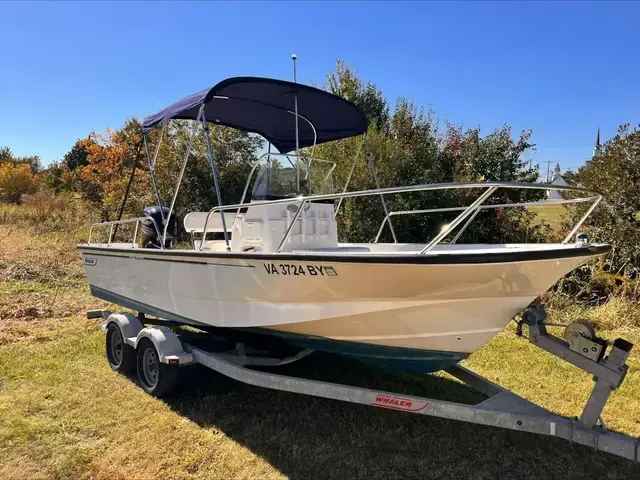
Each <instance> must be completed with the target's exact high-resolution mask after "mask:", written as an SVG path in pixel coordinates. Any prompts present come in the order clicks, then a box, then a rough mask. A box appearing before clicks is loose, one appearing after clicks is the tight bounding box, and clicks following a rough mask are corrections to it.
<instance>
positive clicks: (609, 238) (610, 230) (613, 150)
mask: <svg viewBox="0 0 640 480" xmlns="http://www.w3.org/2000/svg"><path fill="white" fill-rule="evenodd" d="M572 181H574V182H575V183H576V184H578V185H581V186H584V187H586V188H589V189H592V190H594V191H596V192H599V193H601V194H602V195H603V197H604V202H602V203H601V206H599V207H598V208H597V209H596V210H595V211H594V212H593V213H592V214H591V215H590V216H589V218H588V219H587V221H586V222H585V230H586V231H587V233H588V235H589V236H590V238H591V240H592V241H595V242H611V243H613V244H614V250H613V252H612V254H611V255H610V256H609V257H608V262H609V265H608V268H610V269H611V270H613V271H614V272H623V271H624V272H626V273H627V274H628V275H629V276H633V277H635V276H638V274H639V273H640V225H639V223H638V212H640V195H638V192H640V129H639V128H638V127H636V128H634V129H633V130H631V128H630V125H629V124H624V125H621V126H620V127H619V129H618V133H617V135H616V136H615V137H613V138H612V139H610V140H609V141H607V142H606V143H605V144H604V145H603V146H602V148H601V149H600V150H599V152H598V153H597V154H596V155H595V156H594V157H593V158H592V159H591V161H589V162H588V163H587V164H586V165H585V166H584V167H581V168H580V169H579V170H578V172H577V173H576V174H575V177H574V178H573V179H572ZM584 208H586V207H583V208H575V209H574V212H575V214H574V217H575V218H576V219H577V218H578V217H579V216H581V215H582V213H583V212H584Z"/></svg>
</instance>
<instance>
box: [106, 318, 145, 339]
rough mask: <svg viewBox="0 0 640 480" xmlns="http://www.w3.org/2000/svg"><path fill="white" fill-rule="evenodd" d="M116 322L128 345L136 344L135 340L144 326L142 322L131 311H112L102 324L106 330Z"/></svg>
mask: <svg viewBox="0 0 640 480" xmlns="http://www.w3.org/2000/svg"><path fill="white" fill-rule="evenodd" d="M112 323H115V324H117V325H118V327H120V331H121V332H122V336H123V337H124V341H125V342H126V343H127V345H131V346H132V347H133V346H135V343H134V340H135V338H136V337H137V336H138V333H140V330H142V329H143V328H144V325H143V324H142V322H141V321H140V320H139V319H138V317H136V316H135V315H133V314H131V313H128V312H127V313H112V314H111V315H109V316H108V317H107V319H106V320H105V322H104V323H103V324H102V330H103V331H104V332H106V331H107V328H109V325H110V324H112Z"/></svg>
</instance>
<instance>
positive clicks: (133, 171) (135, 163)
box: [113, 139, 142, 237]
mask: <svg viewBox="0 0 640 480" xmlns="http://www.w3.org/2000/svg"><path fill="white" fill-rule="evenodd" d="M141 150H142V139H140V140H139V141H138V145H137V147H136V155H135V157H134V158H133V167H132V168H131V174H130V175H129V181H128V182H127V188H126V189H125V191H124V197H123V198H122V203H121V204H120V209H119V211H118V222H119V221H120V220H122V214H123V213H124V206H125V204H126V203H127V198H129V190H131V185H132V184H133V179H134V177H135V176H136V168H138V160H139V159H140V151H141ZM117 234H118V224H117V223H116V227H115V228H114V229H113V235H114V237H115V236H116V235H117Z"/></svg>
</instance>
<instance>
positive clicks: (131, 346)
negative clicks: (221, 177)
mask: <svg viewBox="0 0 640 480" xmlns="http://www.w3.org/2000/svg"><path fill="white" fill-rule="evenodd" d="M294 65H295V63H294ZM172 119H182V120H193V121H194V124H193V131H192V133H191V136H190V140H189V144H188V146H187V149H186V153H185V157H184V160H183V163H182V166H181V168H182V169H181V173H180V175H179V178H178V179H177V185H176V188H175V190H174V194H173V198H172V199H171V203H170V206H169V207H168V208H167V207H164V206H163V203H162V201H161V199H160V196H159V194H158V187H157V184H156V180H155V172H154V165H155V161H156V158H157V156H158V152H159V148H157V147H156V150H155V154H154V155H153V156H152V155H151V152H150V148H149V145H148V143H147V142H148V133H149V131H150V130H151V129H153V128H160V129H161V132H160V135H159V137H160V140H159V141H162V136H163V134H164V133H165V131H166V129H167V125H168V124H169V122H170V121H171V120H172ZM209 122H211V123H214V124H217V125H224V126H228V127H234V128H238V129H241V130H244V131H247V132H252V133H255V134H259V135H262V136H263V137H264V138H265V139H267V140H268V141H269V145H270V146H271V145H273V146H274V147H276V148H277V149H278V150H279V151H280V152H291V151H292V150H294V149H295V153H289V154H282V153H278V154H273V153H271V152H270V151H269V152H267V153H265V154H264V155H263V156H262V157H261V158H260V159H259V160H258V161H257V162H256V163H255V165H254V166H253V169H252V171H251V173H250V175H249V178H248V179H247V183H246V187H245V190H244V194H243V196H242V199H241V201H240V203H238V204H234V205H224V204H223V202H222V192H221V190H220V186H219V182H218V173H217V170H216V162H215V156H214V152H213V148H212V144H211V140H210V132H209ZM198 130H201V131H203V132H204V137H205V140H206V146H207V155H208V159H209V163H210V167H211V173H212V176H213V183H214V186H215V192H216V195H217V203H218V206H215V207H214V208H212V209H211V210H209V211H208V212H191V213H189V214H187V215H186V216H185V217H184V219H183V223H184V229H185V230H186V232H188V234H190V235H191V248H173V245H172V237H171V234H172V232H173V231H174V226H175V212H174V207H175V203H176V198H177V195H178V194H179V187H180V184H181V182H182V177H183V174H184V171H185V167H186V164H187V161H188V158H189V152H190V150H191V147H192V142H193V138H194V135H195V134H196V132H197V131H198ZM366 131H367V120H366V118H365V116H364V114H363V113H362V112H361V111H360V110H359V109H358V108H357V107H356V106H355V105H354V104H352V103H350V102H348V101H346V100H344V99H342V98H339V97H337V96H335V95H332V94H330V93H328V92H325V91H322V90H319V89H316V88H312V87H309V86H305V85H301V84H297V83H295V82H293V83H292V82H286V81H281V80H273V79H267V78H254V77H239V78H230V79H227V80H224V81H223V82H220V83H218V84H217V85H215V86H214V87H212V88H210V89H207V90H204V91H202V92H199V93H196V94H194V95H191V96H189V97H186V98H184V99H182V100H180V101H178V102H176V103H174V104H173V105H171V106H169V107H167V108H165V109H164V110H161V111H160V112H158V113H156V114H154V115H152V116H150V117H148V118H146V119H145V120H144V122H143V142H144V146H145V150H146V156H147V160H148V164H149V172H150V177H151V181H152V184H153V186H154V192H155V197H156V201H157V206H155V207H150V208H147V209H145V215H144V216H142V217H138V218H131V219H125V220H117V221H112V222H103V223H99V224H94V225H92V227H91V230H90V232H89V238H88V241H87V243H86V244H81V245H78V248H79V250H80V252H81V254H82V259H83V263H84V266H85V270H86V274H87V278H88V280H89V285H90V288H91V292H92V294H93V295H94V296H96V297H98V298H101V299H104V300H107V301H109V302H113V303H115V304H118V305H121V306H123V307H125V308H129V309H132V310H134V311H137V312H138V314H137V315H134V314H132V313H120V314H117V313H111V312H108V311H90V312H89V313H88V316H89V317H90V318H98V317H102V318H103V319H104V320H105V321H104V323H103V328H104V329H105V331H106V353H107V358H108V360H109V364H110V365H111V367H112V368H113V369H114V370H117V371H120V372H133V371H137V376H138V381H139V383H140V385H141V386H142V388H143V389H144V390H146V391H147V392H148V393H151V394H153V395H155V396H159V397H160V396H164V395H167V394H169V393H170V392H171V390H172V389H173V388H174V386H175V385H176V379H177V376H178V371H179V369H180V368H181V367H183V366H187V365H190V364H194V363H199V364H201V365H204V366H206V367H209V368H211V369H214V370H216V371H218V372H220V373H222V374H224V375H227V376H229V377H231V378H234V379H236V380H239V381H242V382H245V383H248V384H251V385H257V386H262V387H267V388H272V389H279V390H284V391H288V392H297V393H303V394H307V395H314V396H319V397H325V398H331V399H339V400H343V401H348V402H353V403H360V404H364V405H371V406H377V407H383V408H393V409H398V410H403V411H406V412H409V413H414V414H421V415H431V416H439V417H444V418H449V419H456V420H462V421H467V422H474V423H478V424H483V425H491V426H498V427H503V428H510V429H514V430H521V431H527V432H534V433H540V434H545V435H552V436H558V437H561V438H565V439H567V440H570V441H573V442H577V443H581V444H584V445H589V446H592V447H594V448H596V449H598V450H603V451H607V452H610V453H614V454H616V455H620V456H623V457H625V458H629V459H632V460H638V458H639V455H640V444H639V443H638V440H637V439H632V438H629V437H626V436H623V435H619V434H616V433H613V432H609V431H607V430H605V429H604V426H603V424H602V422H601V419H600V414H601V412H602V409H603V408H604V405H605V403H606V402H607V400H608V398H609V395H610V394H611V392H612V391H614V390H615V389H616V388H618V387H619V386H620V385H621V383H622V381H623V379H624V377H625V374H626V371H627V366H626V360H627V357H628V355H629V352H630V350H631V347H632V345H631V344H630V343H628V342H626V341H624V340H622V339H618V340H616V341H615V342H614V343H613V345H611V348H609V345H608V343H607V342H606V341H605V340H603V339H600V338H598V337H596V335H595V332H594V331H593V329H592V328H591V327H590V326H589V325H587V324H584V323H580V322H577V323H574V324H571V325H568V326H566V328H565V331H564V337H565V340H562V339H560V338H558V337H555V336H553V335H550V334H548V333H547V331H546V328H545V325H547V323H546V321H545V318H546V315H545V313H544V311H543V310H541V309H537V310H527V311H525V312H524V313H523V314H522V317H521V318H522V320H521V321H520V322H519V325H518V330H517V333H518V334H519V335H522V333H523V327H524V326H527V327H528V337H527V338H528V340H529V341H530V342H531V343H532V344H534V345H535V346H537V347H539V348H542V349H544V350H546V351H547V352H549V353H551V354H553V355H555V356H557V357H560V358H562V359H563V360H564V361H567V362H569V363H571V364H573V365H575V366H577V367H579V368H581V369H583V370H585V371H587V372H589V373H590V374H592V375H593V378H594V381H595V388H594V390H593V393H592V394H591V396H590V398H589V400H588V401H587V404H586V406H585V408H584V411H583V413H582V416H581V417H580V419H568V418H565V417H561V416H559V415H556V414H554V413H552V412H549V411H547V410H544V409H542V408H540V407H538V406H537V405H534V404H532V403H530V402H529V401H527V400H525V399H523V398H521V397H518V396H517V395H514V394H513V393H511V392H509V391H507V390H504V389H502V388H501V387H499V386H498V385H496V384H494V383H492V382H490V381H488V380H486V379H484V378H482V377H480V376H478V375H476V374H474V373H473V372H471V371H469V370H467V369H465V368H464V367H461V366H459V365H457V363H458V362H459V361H460V360H462V359H464V358H465V357H467V356H468V355H469V354H470V353H472V352H474V351H475V350H477V349H479V348H480V347H481V346H482V345H484V344H485V343H486V342H487V341H488V340H489V339H491V338H492V337H493V336H494V335H496V334H497V333H498V332H500V331H502V330H503V329H504V327H505V326H506V325H507V324H508V323H509V322H510V321H511V319H513V318H514V316H516V315H517V314H519V313H520V312H522V311H523V310H524V309H526V308H527V307H528V305H529V304H530V303H531V302H532V301H533V300H534V299H535V298H536V297H538V296H539V295H540V294H542V293H543V292H545V291H546V290H547V289H548V288H549V287H551V286H552V285H553V284H554V283H555V282H556V281H557V280H558V279H560V278H561V277H562V276H563V275H565V274H567V273H568V272H570V271H571V270H573V269H575V268H576V267H578V266H580V265H582V264H583V263H585V262H587V261H588V260H590V259H592V258H594V257H596V256H598V255H601V254H603V253H605V252H607V251H608V250H609V246H608V245H603V244H597V245H596V244H590V243H589V242H588V240H587V239H586V237H585V236H584V235H582V234H578V230H579V228H580V226H581V224H582V223H583V222H584V220H585V219H586V218H587V216H588V215H589V214H590V213H591V212H592V211H593V209H594V208H595V207H596V205H597V204H598V202H599V201H600V200H601V197H600V195H598V194H595V193H590V192H588V191H586V190H584V189H581V188H575V187H568V186H555V185H547V184H520V183H509V182H468V183H451V184H430V185H414V186H404V187H390V188H381V187H380V185H379V181H378V176H377V173H376V170H375V166H374V164H373V161H372V158H371V157H370V156H368V160H369V162H368V163H369V167H370V168H371V170H372V173H373V178H374V180H375V182H376V186H377V188H376V189H373V190H365V191H355V192H349V191H347V190H348V185H349V181H350V179H351V177H352V174H353V172H354V169H355V167H356V164H357V162H358V159H359V157H360V153H361V151H362V150H363V148H362V147H363V143H364V135H365V133H366ZM355 136H362V141H361V142H360V148H359V149H358V152H357V153H356V155H355V158H354V160H353V164H352V165H351V170H350V173H349V176H348V178H347V181H346V185H345V186H344V189H343V190H342V192H339V193H335V192H333V191H331V190H332V188H331V186H332V180H331V173H332V171H333V168H334V167H335V164H333V163H332V162H331V161H330V160H327V159H318V158H314V157H313V148H314V147H315V145H318V144H321V143H324V142H329V141H334V140H340V139H345V138H350V137H355ZM305 147H309V148H308V149H307V150H305V152H304V153H300V149H301V148H305ZM134 168H135V167H134ZM256 172H258V173H257V175H256ZM254 176H255V182H254V185H253V188H252V198H251V199H249V201H245V200H246V199H247V194H248V191H249V186H250V185H251V182H252V180H253V177H254ZM132 178H133V176H132ZM516 188H518V189H537V190H542V191H546V190H563V191H573V192H578V193H580V194H584V196H582V197H580V198H573V199H554V200H545V201H535V202H528V203H511V204H501V205H499V204H490V203H487V200H489V198H490V197H491V196H492V195H493V194H494V193H495V192H496V191H497V190H499V189H516ZM448 189H465V190H466V191H477V192H479V193H478V196H477V197H476V198H475V201H473V202H471V203H470V204H469V205H467V206H460V207H447V208H425V209H416V210H411V211H391V210H390V208H389V206H388V204H387V202H386V200H385V198H387V197H389V196H390V195H401V194H403V193H411V192H412V193H416V192H425V191H436V190H438V191H442V190H448ZM125 197H126V195H125ZM354 197H374V198H379V199H380V202H381V205H382V208H383V210H384V213H385V217H384V219H383V221H382V224H381V225H380V228H379V231H378V234H377V236H376V238H375V240H374V241H373V242H372V243H366V244H363V243H358V244H355V243H341V242H340V241H339V232H338V231H337V223H336V216H337V215H339V214H340V207H341V203H342V201H343V199H346V198H354ZM125 200H126V198H125ZM579 202H590V206H589V207H588V208H587V209H586V212H585V214H584V216H583V217H582V218H581V219H580V221H579V222H578V223H577V224H576V225H575V226H574V228H573V229H572V230H571V231H570V232H569V234H568V235H567V236H566V238H565V239H564V241H563V242H562V243H560V244H502V245H500V244H498V245H493V244H473V245H464V244H457V243H456V241H457V240H458V239H459V238H460V236H461V234H462V232H463V231H464V230H465V229H466V228H467V227H468V226H469V225H470V224H471V222H473V220H474V218H475V217H476V216H477V215H478V213H479V212H481V211H482V210H484V209H490V208H507V207H518V206H527V205H549V204H558V203H559V204H566V203H579ZM437 212H457V214H458V215H457V217H456V218H455V219H454V220H453V221H451V222H450V223H449V224H448V225H446V227H445V228H443V229H442V230H441V231H440V232H439V233H437V234H436V235H435V236H433V238H425V241H424V242H423V243H419V244H416V243H401V242H400V241H399V240H398V236H397V235H396V231H395V229H394V225H393V219H394V217H397V216H398V215H412V214H415V215H418V214H429V213H437ZM122 224H134V226H135V230H134V232H133V235H132V236H133V238H132V241H131V242H128V243H122V242H118V241H116V235H115V233H114V232H115V231H116V230H117V227H118V226H119V225H122ZM387 227H388V228H389V232H390V234H391V236H392V238H393V243H382V242H380V241H379V239H380V237H381V234H382V232H383V230H384V229H385V228H387ZM105 228H106V229H108V237H107V240H106V242H103V243H96V242H95V241H92V238H93V237H95V233H94V231H95V230H97V229H105ZM139 231H140V232H141V235H140V236H139V235H138V232H139ZM399 233H400V232H399ZM138 237H141V238H138ZM574 237H577V238H574ZM447 238H450V240H449V242H448V243H443V241H444V240H446V239H447ZM140 240H141V241H140ZM184 325H188V326H191V327H195V329H196V330H199V331H201V332H206V333H204V334H203V335H204V336H205V337H207V336H208V337H211V335H208V334H213V335H214V336H215V337H221V338H222V339H223V343H224V344H225V345H226V346H224V347H221V348H214V349H213V350H212V349H211V348H209V349H207V350H204V349H202V347H201V346H200V345H197V343H196V344H194V343H193V342H192V341H191V340H189V342H191V343H189V342H188V341H187V339H188V338H189V337H188V336H187V333H188V332H185V330H184V329H180V328H176V327H180V326H184ZM315 350H319V351H325V352H331V353H337V354H340V355H346V356H350V357H356V358H358V359H360V360H363V361H365V362H370V363H377V364H379V365H382V366H384V367H389V368H394V369H401V370H405V371H410V372H414V373H426V372H433V371H437V370H446V371H447V372H448V373H450V374H451V375H454V376H455V377H457V378H458V379H460V380H462V381H463V382H465V383H467V384H468V385H470V386H472V387H474V388H476V389H478V390H480V391H481V392H482V393H484V394H485V395H487V396H488V397H489V398H487V399H486V400H484V401H482V402H480V403H479V404H477V405H468V404H461V403H454V402H448V401H442V400H438V399H427V398H420V397H413V396H409V395H400V394H396V393H392V392H380V391H375V390H370V389H366V388H359V387H353V386H347V385H340V384H334V383H328V382H322V381H315V380H309V379H304V378H301V377H291V376H285V375H280V374H274V373H271V372H269V371H261V370H256V369H254V368H252V367H253V366H263V367H265V366H266V367H276V366H280V365H284V364H288V363H292V362H295V361H297V360H300V359H302V358H304V357H305V356H307V355H309V354H311V353H313V351H315ZM607 352H608V354H607ZM283 357H284V358H283Z"/></svg>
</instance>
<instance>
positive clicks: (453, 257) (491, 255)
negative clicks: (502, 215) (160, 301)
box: [78, 244, 611, 267]
mask: <svg viewBox="0 0 640 480" xmlns="http://www.w3.org/2000/svg"><path fill="white" fill-rule="evenodd" d="M78 249H79V250H80V251H81V252H82V253H85V254H98V255H110V256H125V257H128V256H135V257H143V258H145V259H151V258H153V257H156V258H162V257H172V260H171V261H181V260H174V259H175V258H176V257H189V258H187V259H186V261H187V262H191V263H209V262H207V260H208V259H218V260H228V259H236V260H245V261H265V260H268V261H272V260H278V261H297V262H308V261H315V262H331V263H358V264H369V263H373V264H376V263H384V264H415V265H425V264H426V265H464V264H488V263H513V262H526V261H538V260H554V259H561V258H575V257H591V256H594V255H602V254H604V253H607V252H608V251H609V250H611V246H610V245H595V246H594V245H584V246H575V247H572V248H566V247H565V248H557V249H548V250H538V249H536V250H514V251H510V252H504V251H503V252H485V253H439V254H438V253H435V254H434V253H429V254H427V255H420V254H418V253H408V254H407V253H405V254H393V255H378V254H367V255H327V254H322V255H319V254H312V253H306V254H293V253H277V254H273V253H266V254H265V253H237V252H225V253H220V252H196V251H192V250H155V249H147V248H110V247H98V246H93V245H86V244H80V245H78ZM118 254H119V255H118ZM229 266H231V265H229ZM233 266H236V265H233ZM242 266H245V267H246V266H247V265H242Z"/></svg>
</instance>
